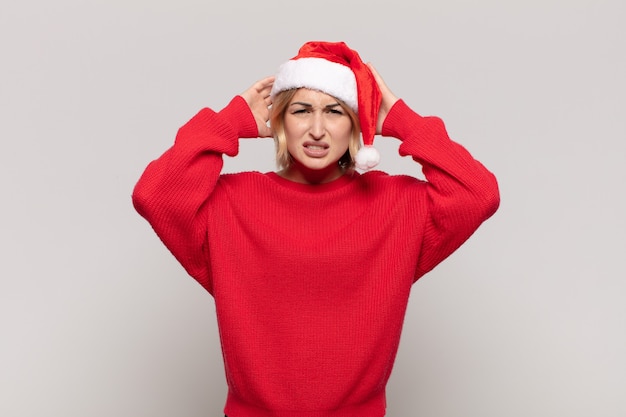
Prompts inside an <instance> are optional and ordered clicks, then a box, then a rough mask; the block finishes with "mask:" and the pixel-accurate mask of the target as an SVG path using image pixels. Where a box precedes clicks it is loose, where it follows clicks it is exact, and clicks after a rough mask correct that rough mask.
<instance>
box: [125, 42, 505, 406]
mask: <svg viewBox="0 0 626 417" xmlns="http://www.w3.org/2000/svg"><path fill="white" fill-rule="evenodd" d="M268 121H269V122H270V123H269V124H268ZM270 126H271V127H270ZM359 133H361V134H362V137H363V142H364V143H365V146H364V147H361V148H360V149H359ZM376 134H380V135H385V136H391V137H395V138H398V139H399V140H400V141H401V142H400V148H399V153H400V155H410V156H411V157H412V158H413V159H414V160H415V161H416V162H418V163H419V164H421V166H422V170H423V173H424V176H425V178H426V180H425V181H424V180H419V179H416V178H413V177H410V176H390V175H387V174H385V173H383V172H380V171H368V172H365V173H361V172H359V171H358V170H356V169H355V168H354V165H355V163H356V164H357V167H359V168H361V169H362V170H364V171H366V170H367V169H369V168H371V167H372V166H373V165H375V164H376V163H377V160H378V155H377V152H376V151H375V150H374V148H373V147H372V145H373V138H374V136H375V135H376ZM270 136H274V137H275V139H276V143H277V159H278V164H279V167H280V170H279V171H278V172H268V173H259V172H242V173H237V174H221V172H220V171H221V169H222V155H223V154H226V155H229V156H235V155H237V152H238V140H239V139H240V138H256V137H270ZM133 202H134V205H135V207H136V209H137V211H138V212H139V213H140V214H141V215H142V216H143V217H145V218H146V219H147V220H148V221H149V222H150V224H151V225H152V227H153V228H154V230H155V232H156V233H157V234H158V236H159V237H160V238H161V239H162V241H163V242H164V243H165V245H166V246H167V247H168V248H169V250H170V251H171V252H172V254H173V255H174V256H175V257H176V258H177V259H178V260H179V262H180V263H181V264H182V266H183V267H184V268H185V269H186V271H187V272H188V273H189V274H190V275H191V276H192V277H193V278H195V279H196V280H197V281H198V282H199V283H200V284H201V285H202V286H203V287H204V288H205V289H206V290H207V291H208V292H209V293H210V294H211V295H212V296H213V298H214V300H215V305H216V311H217V319H218V324H219V329H220V337H221V343H222V351H223V358H224V364H225V370H226V378H227V383H228V398H227V399H226V406H225V409H224V411H225V413H226V414H227V415H228V416H229V417H248V416H254V417H256V416H259V417H261V416H263V417H269V416H280V417H283V416H284V417H287V416H288V417H294V416H296V417H297V416H307V417H313V416H315V417H322V416H329V417H330V416H341V417H343V416H350V417H354V416H359V417H368V416H377V417H379V416H383V415H384V414H385V385H386V383H387V380H388V378H389V376H390V373H391V370H392V366H393V362H394V359H395V355H396V351H397V348H398V343H399V340H400V333H401V329H402V323H403V319H404V314H405V310H406V306H407V302H408V297H409V292H410V289H411V286H412V284H413V283H414V282H415V281H416V280H417V279H419V278H420V277H422V276H423V275H424V274H425V273H427V272H428V271H430V270H431V269H433V268H434V267H435V266H436V265H437V264H439V263H440V262H441V261H443V260H444V259H445V258H446V257H448V256H449V255H450V254H451V253H452V252H454V251H455V250H456V249H457V248H458V247H459V246H460V245H461V244H463V243H464V242H465V241H466V240H467V239H468V238H469V237H470V235H471V234H472V233H473V232H474V231H475V230H476V229H477V228H478V227H479V225H480V224H481V223H482V222H484V221H485V220H486V219H488V218H489V217H490V216H491V215H492V214H493V213H494V212H495V211H496V209H497V207H498V204H499V194H498V186H497V182H496V180H495V178H494V176H493V175H492V174H491V173H490V172H489V171H488V170H487V169H486V168H485V167H484V166H483V165H482V164H480V163H479V162H478V161H476V160H475V159H473V158H472V156H471V155H470V154H469V153H468V152H467V151H466V150H465V149H464V148H463V147H462V146H461V145H459V144H457V143H455V142H453V141H452V140H450V139H449V137H448V135H447V133H446V130H445V127H444V125H443V123H442V121H441V120H440V119H438V118H434V117H422V116H420V115H418V114H416V113H415V112H413V111H412V110H411V109H410V108H409V107H408V106H407V105H406V103H404V101H403V100H400V99H398V98H397V97H396V96H395V95H394V94H393V93H392V92H391V91H390V90H389V88H388V87H387V85H386V84H385V83H384V81H383V80H382V79H381V77H380V76H379V75H378V73H377V72H376V70H375V69H374V68H373V67H372V66H371V65H366V64H364V63H363V62H362V61H361V59H360V57H359V56H358V54H357V53H356V52H355V51H354V50H352V49H350V48H349V47H348V46H347V45H346V44H344V43H341V42H340V43H328V42H309V43H306V44H305V45H304V46H303V47H302V48H301V49H300V51H299V53H298V55H297V56H296V57H294V58H292V59H291V60H289V61H287V62H286V63H285V64H283V65H282V66H281V67H280V69H279V71H278V73H277V74H276V76H275V77H268V78H264V79H262V80H260V81H258V82H257V83H255V84H254V85H253V86H252V87H250V88H249V89H248V90H246V91H245V92H243V93H242V94H241V95H239V96H236V97H235V98H234V99H233V100H232V101H231V102H230V103H229V104H228V105H227V106H226V107H225V108H224V109H222V110H221V111H220V112H214V111H212V110H210V109H208V108H205V109H203V110H201V111H200V112H199V113H198V114H197V115H195V116H194V117H193V118H192V119H191V120H190V121H189V122H187V123H186V124H185V125H184V126H183V127H182V128H181V129H180V130H179V132H178V134H177V137H176V141H175V143H174V145H173V146H172V147H171V148H170V149H169V150H167V151H166V152H165V153H164V154H163V155H162V156H161V157H160V158H158V159H157V160H155V161H153V162H152V163H150V164H149V165H148V167H147V168H146V170H145V172H144V173H143V175H142V176H141V179H140V180H139V182H138V183H137V185H136V187H135V190H134V193H133Z"/></svg>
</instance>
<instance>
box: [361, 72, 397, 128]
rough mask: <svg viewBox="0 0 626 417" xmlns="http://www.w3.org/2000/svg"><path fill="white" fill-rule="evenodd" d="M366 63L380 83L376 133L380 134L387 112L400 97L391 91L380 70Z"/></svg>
mask: <svg viewBox="0 0 626 417" xmlns="http://www.w3.org/2000/svg"><path fill="white" fill-rule="evenodd" d="M366 65H367V66H368V67H369V69H370V70H371V71H372V74H373V75H374V79H375V80H376V83H377V84H378V88H380V92H381V95H382V101H381V103H380V110H379V111H378V120H377V121H376V134H377V135H380V134H381V133H382V130H383V123H384V122H385V119H386V118H387V114H389V111H390V110H391V108H392V107H393V105H394V104H396V101H398V100H399V98H398V97H396V95H395V94H393V93H392V92H391V90H390V89H389V87H387V84H385V81H384V80H383V79H382V77H381V76H380V74H378V71H376V69H375V68H374V66H373V65H372V64H371V63H370V62H368V63H367V64H366Z"/></svg>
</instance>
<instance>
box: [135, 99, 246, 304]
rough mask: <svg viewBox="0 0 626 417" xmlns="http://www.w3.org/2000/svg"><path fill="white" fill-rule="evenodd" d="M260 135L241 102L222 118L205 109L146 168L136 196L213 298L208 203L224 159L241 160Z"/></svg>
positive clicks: (141, 209) (143, 211) (159, 232)
mask: <svg viewBox="0 0 626 417" xmlns="http://www.w3.org/2000/svg"><path fill="white" fill-rule="evenodd" d="M257 135H258V131H257V126H256V122H255V120H254V117H253V116H252V113H251V111H250V108H249V107H248V105H247V103H246V102H245V100H244V99H243V98H242V97H241V96H237V97H235V98H233V100H232V101H231V102H230V103H229V104H228V105H227V106H226V107H225V108H224V109H223V110H221V111H220V112H219V113H216V112H214V111H213V110H211V109H209V108H204V109H202V110H201V111H200V112H198V113H197V114H196V115H195V116H194V117H193V118H192V119H191V120H189V121H188V122H187V123H186V124H185V125H184V126H182V127H181V128H180V129H179V130H178V133H177V135H176V140H175V141H174V145H173V146H172V147H170V148H169V149H168V150H167V151H165V153H163V154H162V155H161V156H160V157H159V158H158V159H156V160H154V161H152V162H151V163H150V164H149V165H148V166H147V167H146V169H145V170H144V172H143V174H142V175H141V177H140V179H139V181H138V182H137V184H136V185H135V187H134V190H133V194H132V201H133V205H134V207H135V209H136V210H137V212H138V213H139V214H140V215H141V216H142V217H144V218H145V219H146V220H147V221H148V222H149V223H150V225H151V226H152V228H153V229H154V231H155V232H156V234H157V235H158V236H159V238H160V239H161V240H162V241H163V243H164V244H165V246H166V247H167V248H168V249H169V250H170V252H171V253H172V254H173V255H174V256H175V257H176V259H177V260H178V261H179V262H180V263H181V265H182V266H183V267H184V268H185V270H186V271H187V272H188V273H189V274H190V275H191V276H192V277H194V278H195V279H196V280H197V281H198V282H199V283H200V284H201V285H202V286H203V287H205V288H206V289H207V290H208V291H209V292H212V287H211V276H210V269H209V267H208V265H207V263H206V259H207V257H206V253H207V251H208V242H206V236H207V233H206V230H207V225H208V222H209V221H210V219H209V213H208V209H207V204H205V203H206V201H207V200H208V198H209V197H210V195H211V193H212V191H213V189H214V187H215V184H216V183H217V181H218V179H219V176H220V172H221V170H222V166H223V160H222V155H223V154H226V155H229V156H235V155H237V153H238V150H239V141H238V139H239V138H240V137H256V136H257Z"/></svg>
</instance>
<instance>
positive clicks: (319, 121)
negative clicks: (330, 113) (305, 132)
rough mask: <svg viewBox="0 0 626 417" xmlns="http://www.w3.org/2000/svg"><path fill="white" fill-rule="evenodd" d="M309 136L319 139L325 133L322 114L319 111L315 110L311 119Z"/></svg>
mask: <svg viewBox="0 0 626 417" xmlns="http://www.w3.org/2000/svg"><path fill="white" fill-rule="evenodd" d="M309 131H310V133H311V136H312V137H313V138H314V139H321V138H323V137H324V134H325V133H326V126H325V125H324V115H323V114H322V113H321V112H315V113H314V114H313V117H312V120H311V128H310V130H309Z"/></svg>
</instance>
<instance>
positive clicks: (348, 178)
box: [265, 171, 361, 193]
mask: <svg viewBox="0 0 626 417" xmlns="http://www.w3.org/2000/svg"><path fill="white" fill-rule="evenodd" d="M265 175H267V177H268V178H270V179H271V180H273V181H275V182H276V183H278V184H279V185H280V186H282V187H285V188H288V189H290V190H294V191H303V192H307V193H325V192H329V191H334V190H338V189H339V188H342V187H344V186H346V185H348V184H350V183H351V182H352V181H353V180H354V179H355V178H357V177H358V176H359V175H361V174H359V173H358V172H357V171H349V172H347V173H345V174H343V175H342V176H341V177H339V178H337V179H336V180H334V181H330V182H325V183H323V184H303V183H300V182H295V181H291V180H288V179H286V178H283V177H281V176H280V175H278V174H277V173H275V172H267V173H266V174H265Z"/></svg>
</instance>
